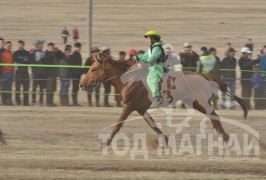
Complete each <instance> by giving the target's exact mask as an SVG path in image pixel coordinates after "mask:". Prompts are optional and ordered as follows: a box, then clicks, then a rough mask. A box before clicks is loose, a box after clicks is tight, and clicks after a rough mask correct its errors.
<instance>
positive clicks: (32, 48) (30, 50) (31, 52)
mask: <svg viewBox="0 0 266 180" xmlns="http://www.w3.org/2000/svg"><path fill="white" fill-rule="evenodd" d="M35 50H36V45H35V44H32V46H31V48H30V49H29V53H30V54H33V53H34V51H35Z"/></svg>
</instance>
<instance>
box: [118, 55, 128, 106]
mask: <svg viewBox="0 0 266 180" xmlns="http://www.w3.org/2000/svg"><path fill="white" fill-rule="evenodd" d="M126 55H127V53H126V52H125V51H120V52H119V59H118V61H119V62H123V63H125V64H127V60H126ZM120 93H121V92H119V90H118V89H116V88H115V101H116V107H122V104H121V102H122V96H121V95H120ZM118 94H119V95H118Z"/></svg>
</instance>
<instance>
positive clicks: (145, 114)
mask: <svg viewBox="0 0 266 180" xmlns="http://www.w3.org/2000/svg"><path fill="white" fill-rule="evenodd" d="M138 113H139V114H140V115H141V116H143V118H144V120H145V121H146V122H147V123H148V124H149V126H150V127H151V128H152V129H153V130H154V131H155V132H156V133H157V134H158V135H159V136H164V137H165V141H166V144H167V143H168V137H167V136H166V135H165V134H164V133H163V132H162V131H161V130H160V129H159V128H158V126H157V124H156V122H155V121H154V120H153V118H152V117H151V115H150V114H149V113H148V112H147V111H145V112H140V111H138Z"/></svg>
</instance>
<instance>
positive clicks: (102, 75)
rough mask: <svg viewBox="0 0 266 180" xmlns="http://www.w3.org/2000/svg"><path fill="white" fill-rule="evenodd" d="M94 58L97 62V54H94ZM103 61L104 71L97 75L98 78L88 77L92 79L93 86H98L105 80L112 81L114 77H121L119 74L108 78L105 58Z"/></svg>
mask: <svg viewBox="0 0 266 180" xmlns="http://www.w3.org/2000/svg"><path fill="white" fill-rule="evenodd" d="M100 55H102V54H100ZM100 55H99V56H100ZM93 59H94V62H97V61H98V60H97V59H96V57H95V56H93ZM102 61H103V63H102V67H101V68H102V73H101V74H100V75H99V76H98V77H96V78H87V79H88V80H91V81H92V83H91V85H92V86H96V87H97V86H99V85H100V83H101V82H103V81H110V80H112V79H115V78H117V77H119V76H114V77H111V78H108V79H107V78H106V77H105V60H104V59H103V60H102ZM98 79H104V80H103V81H99V80H98Z"/></svg>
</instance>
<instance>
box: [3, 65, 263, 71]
mask: <svg viewBox="0 0 266 180" xmlns="http://www.w3.org/2000/svg"><path fill="white" fill-rule="evenodd" d="M0 66H13V67H50V68H82V69H84V68H90V67H91V66H83V65H82V66H78V65H77V66H76V65H50V64H6V63H0ZM168 68H169V69H174V67H168ZM181 69H184V70H196V69H197V68H195V67H182V68H180V70H181ZM219 70H220V71H239V72H261V73H266V71H254V70H241V69H219Z"/></svg>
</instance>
